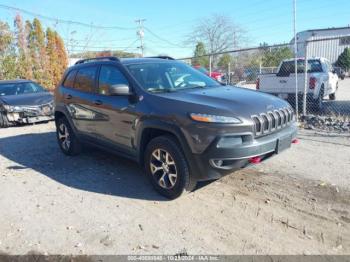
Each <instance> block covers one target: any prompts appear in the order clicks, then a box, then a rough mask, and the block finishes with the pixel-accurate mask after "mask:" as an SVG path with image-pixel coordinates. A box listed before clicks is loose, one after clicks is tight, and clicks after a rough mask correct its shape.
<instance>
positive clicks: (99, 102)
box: [94, 100, 103, 106]
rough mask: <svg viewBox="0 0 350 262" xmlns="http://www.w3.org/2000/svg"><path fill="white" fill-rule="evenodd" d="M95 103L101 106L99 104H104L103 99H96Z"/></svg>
mask: <svg viewBox="0 0 350 262" xmlns="http://www.w3.org/2000/svg"><path fill="white" fill-rule="evenodd" d="M94 104H95V105H97V106H99V105H102V104H103V103H102V101H101V100H95V101H94Z"/></svg>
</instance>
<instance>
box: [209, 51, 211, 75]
mask: <svg viewBox="0 0 350 262" xmlns="http://www.w3.org/2000/svg"><path fill="white" fill-rule="evenodd" d="M209 75H210V76H211V55H209Z"/></svg>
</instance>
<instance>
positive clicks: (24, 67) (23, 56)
mask: <svg viewBox="0 0 350 262" xmlns="http://www.w3.org/2000/svg"><path fill="white" fill-rule="evenodd" d="M14 28H15V39H16V48H17V56H18V59H17V70H18V74H19V77H21V78H26V79H31V78H32V70H31V62H30V57H29V54H28V43H27V35H26V33H27V32H26V29H25V28H24V26H23V20H22V17H21V16H20V15H19V14H17V15H16V16H15V19H14Z"/></svg>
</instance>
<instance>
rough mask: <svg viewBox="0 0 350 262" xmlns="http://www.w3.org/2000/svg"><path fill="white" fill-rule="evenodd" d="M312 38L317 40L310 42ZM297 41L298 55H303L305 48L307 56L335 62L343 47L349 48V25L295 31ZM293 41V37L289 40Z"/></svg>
mask: <svg viewBox="0 0 350 262" xmlns="http://www.w3.org/2000/svg"><path fill="white" fill-rule="evenodd" d="M320 39H324V40H322V41H321V40H320ZM313 40H318V41H314V42H312V41H313ZM297 41H298V52H297V55H298V57H305V51H306V50H307V57H308V58H310V57H325V58H327V59H328V60H330V61H331V63H335V62H336V61H337V59H338V57H339V55H340V54H341V53H342V52H343V51H344V49H345V47H349V48H350V26H349V27H334V28H325V29H313V30H306V31H302V32H299V33H297ZM309 41H311V42H309ZM293 43H294V38H293V39H292V41H291V44H293ZM305 47H306V48H307V49H306V48H305Z"/></svg>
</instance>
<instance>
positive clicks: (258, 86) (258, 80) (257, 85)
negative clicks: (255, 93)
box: [255, 78, 260, 90]
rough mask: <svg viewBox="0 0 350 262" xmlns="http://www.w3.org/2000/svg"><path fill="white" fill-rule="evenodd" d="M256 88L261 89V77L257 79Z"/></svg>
mask: <svg viewBox="0 0 350 262" xmlns="http://www.w3.org/2000/svg"><path fill="white" fill-rule="evenodd" d="M255 84H256V90H259V89H260V79H259V78H258V79H256V83H255Z"/></svg>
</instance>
